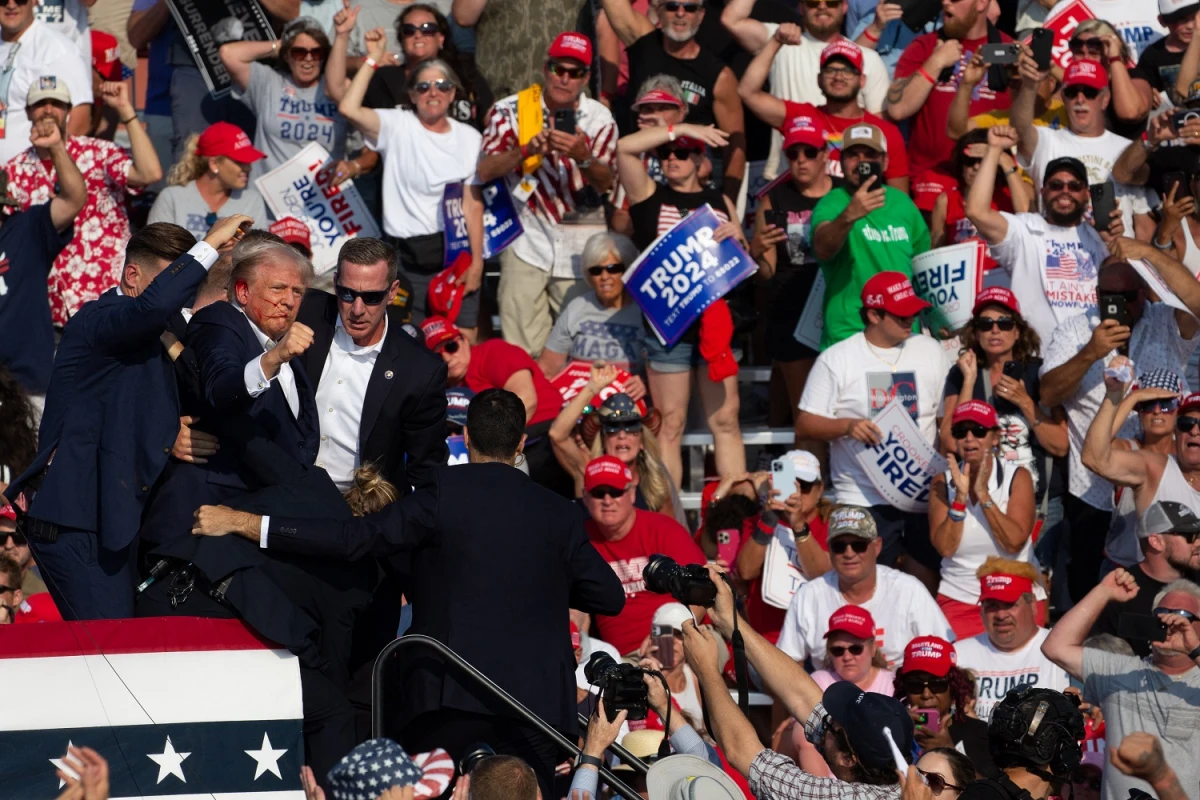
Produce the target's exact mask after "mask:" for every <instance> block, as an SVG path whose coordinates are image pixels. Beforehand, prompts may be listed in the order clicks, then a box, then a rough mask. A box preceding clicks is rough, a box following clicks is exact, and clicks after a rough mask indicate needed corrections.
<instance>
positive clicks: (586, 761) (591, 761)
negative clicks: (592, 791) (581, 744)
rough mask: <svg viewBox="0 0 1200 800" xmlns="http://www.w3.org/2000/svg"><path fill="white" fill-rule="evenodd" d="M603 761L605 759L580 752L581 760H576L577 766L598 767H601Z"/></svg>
mask: <svg viewBox="0 0 1200 800" xmlns="http://www.w3.org/2000/svg"><path fill="white" fill-rule="evenodd" d="M603 763H604V762H603V761H601V760H600V759H598V758H596V757H595V756H589V755H584V754H583V753H580V754H579V761H577V762H575V764H576V766H579V767H595V768H596V769H600V765H601V764H603Z"/></svg>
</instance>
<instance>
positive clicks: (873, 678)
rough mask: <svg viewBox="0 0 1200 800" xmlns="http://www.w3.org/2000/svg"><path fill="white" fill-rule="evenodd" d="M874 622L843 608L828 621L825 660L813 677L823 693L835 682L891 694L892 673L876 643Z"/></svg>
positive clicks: (868, 616) (858, 610)
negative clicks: (844, 682)
mask: <svg viewBox="0 0 1200 800" xmlns="http://www.w3.org/2000/svg"><path fill="white" fill-rule="evenodd" d="M875 631H876V627H875V619H874V618H873V617H872V616H871V612H870V611H867V610H866V609H865V608H859V607H858V606H842V607H841V608H839V609H838V610H837V611H835V612H833V615H832V616H830V618H829V627H828V629H827V630H826V632H825V639H826V643H825V661H824V662H823V664H822V667H821V669H819V670H817V671H816V672H814V673H813V674H812V677H813V680H814V681H816V682H817V685H818V686H820V687H821V690H822V691H824V690H825V689H828V688H829V687H830V686H832V685H833V684H834V683H836V682H837V681H849V682H850V683H853V684H854V685H855V686H857V687H858V688H860V689H862V690H863V691H864V692H878V693H879V694H886V695H890V694H891V693H892V682H893V680H895V677H896V676H895V674H894V673H893V672H892V671H891V670H890V669H888V668H887V659H886V658H884V657H883V652H882V651H881V650H879V649H878V648H877V646H876V643H875Z"/></svg>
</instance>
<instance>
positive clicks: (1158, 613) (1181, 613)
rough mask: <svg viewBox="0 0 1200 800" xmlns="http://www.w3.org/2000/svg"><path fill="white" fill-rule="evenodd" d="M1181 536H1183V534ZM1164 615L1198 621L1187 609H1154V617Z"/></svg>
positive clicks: (1161, 607)
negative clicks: (1175, 615) (1174, 615)
mask: <svg viewBox="0 0 1200 800" xmlns="http://www.w3.org/2000/svg"><path fill="white" fill-rule="evenodd" d="M1180 535H1181V536H1182V535H1183V534H1180ZM1192 535H1193V536H1194V535H1195V533H1194V532H1193V534H1192ZM1163 614H1178V615H1179V616H1181V617H1183V618H1184V619H1186V620H1187V621H1188V622H1195V621H1196V615H1195V614H1193V613H1192V612H1191V611H1188V610H1187V609H1186V608H1167V607H1166V606H1159V607H1158V608H1156V609H1154V616H1156V617H1161V616H1162V615H1163Z"/></svg>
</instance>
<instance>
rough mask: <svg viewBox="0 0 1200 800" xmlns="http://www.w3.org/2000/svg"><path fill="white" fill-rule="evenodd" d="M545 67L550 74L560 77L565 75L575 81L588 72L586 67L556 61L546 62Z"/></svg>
mask: <svg viewBox="0 0 1200 800" xmlns="http://www.w3.org/2000/svg"><path fill="white" fill-rule="evenodd" d="M546 69H547V70H549V72H550V74H551V75H557V76H559V77H560V78H561V77H563V76H564V75H565V76H566V77H568V78H570V79H571V80H573V81H577V80H579V79H580V78H583V77H585V76H586V75H587V74H588V68H587V67H570V66H567V65H566V64H559V63H558V62H556V61H551V62H550V63H549V64H547V65H546Z"/></svg>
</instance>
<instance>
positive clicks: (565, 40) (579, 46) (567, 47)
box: [546, 31, 592, 67]
mask: <svg viewBox="0 0 1200 800" xmlns="http://www.w3.org/2000/svg"><path fill="white" fill-rule="evenodd" d="M546 55H547V56H549V57H550V58H572V59H574V60H576V61H578V62H580V63H582V64H583V65H584V66H585V67H590V66H591V65H592V40H591V39H589V38H588V37H586V36H584V35H583V34H582V33H575V32H574V31H567V32H566V33H560V34H559V35H558V36H557V37H555V39H554V43H553V44H551V45H550V50H549V51H548V52H547V53H546Z"/></svg>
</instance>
